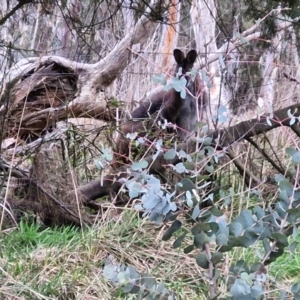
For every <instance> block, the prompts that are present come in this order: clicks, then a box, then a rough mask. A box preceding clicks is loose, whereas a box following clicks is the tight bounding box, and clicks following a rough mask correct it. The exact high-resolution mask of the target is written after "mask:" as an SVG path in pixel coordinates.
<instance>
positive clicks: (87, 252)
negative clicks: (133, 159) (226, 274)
mask: <svg viewBox="0 0 300 300" xmlns="http://www.w3.org/2000/svg"><path fill="white" fill-rule="evenodd" d="M164 230H165V228H159V227H157V226H155V225H154V224H150V223H148V222H147V221H145V220H141V219H140V218H139V217H138V215H137V213H136V212H133V211H130V210H124V211H123V212H122V213H121V214H120V215H119V216H118V218H117V219H116V220H106V221H104V222H103V223H101V224H98V225H97V226H95V227H93V228H91V229H86V230H83V231H79V230H75V229H70V228H69V229H68V228H64V229H53V230H51V229H48V230H46V231H40V230H39V229H36V227H35V226H27V225H24V226H23V228H20V230H19V231H17V230H16V231H10V232H9V233H7V234H5V235H4V234H2V236H1V237H0V239H1V240H0V242H1V256H0V257H1V258H0V266H1V267H0V285H1V287H0V298H1V299H131V298H128V297H129V296H128V295H127V296H126V295H125V294H123V292H122V289H121V288H115V287H113V286H112V285H111V284H110V283H109V282H108V281H107V280H106V279H105V278H104V277H103V275H102V270H103V266H104V262H105V260H106V258H107V257H108V255H113V257H114V259H115V260H116V261H117V262H120V263H124V264H126V265H131V266H133V267H135V268H136V270H137V271H139V272H144V273H149V274H151V275H153V276H154V277H155V278H156V280H157V281H158V282H160V281H161V282H164V283H165V284H166V287H167V288H169V289H170V290H172V291H174V292H175V293H176V294H177V295H178V297H179V298H178V299H207V298H206V297H205V296H203V297H202V296H200V298H199V295H206V294H207V292H206V289H207V284H206V283H205V274H204V272H203V270H201V269H200V268H199V267H198V266H197V264H196V262H195V259H194V258H193V257H191V256H186V255H184V254H183V251H182V249H179V250H178V249H173V248H172V245H171V243H170V242H162V240H161V237H162V233H163V232H164ZM132 299H134V298H132Z"/></svg>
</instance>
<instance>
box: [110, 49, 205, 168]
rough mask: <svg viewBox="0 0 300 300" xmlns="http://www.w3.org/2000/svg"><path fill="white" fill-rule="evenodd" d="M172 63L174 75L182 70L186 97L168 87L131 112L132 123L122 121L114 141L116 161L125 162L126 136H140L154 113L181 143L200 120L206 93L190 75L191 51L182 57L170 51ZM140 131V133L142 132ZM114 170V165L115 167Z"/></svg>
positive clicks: (194, 56) (194, 53) (193, 60)
mask: <svg viewBox="0 0 300 300" xmlns="http://www.w3.org/2000/svg"><path fill="white" fill-rule="evenodd" d="M173 55H174V58H175V61H176V63H177V66H176V70H175V74H174V76H175V75H176V74H177V73H178V70H179V68H181V69H182V75H181V76H185V77H186V80H187V83H186V89H187V94H186V97H185V99H182V98H181V96H180V92H176V90H175V89H173V88H171V89H170V90H168V91H161V92H160V93H159V94H158V95H156V96H155V98H154V99H153V100H152V101H148V102H145V103H142V104H141V105H140V106H139V107H138V108H137V109H135V110H134V111H133V112H132V113H131V116H132V120H129V121H127V122H125V123H124V124H123V125H122V128H121V132H122V135H121V136H120V137H119V138H118V141H117V149H116V152H117V153H119V156H120V157H118V158H117V160H119V161H120V160H122V161H123V162H125V161H126V157H127V156H128V154H129V140H128V139H127V138H126V134H127V133H132V132H138V133H139V136H144V135H145V134H146V133H145V130H143V129H144V124H143V122H142V120H143V119H147V118H149V117H150V116H152V115H153V114H155V113H156V112H158V117H159V119H161V120H163V119H166V120H167V121H168V122H171V123H173V124H176V125H177V132H178V135H179V136H180V138H181V139H182V140H185V139H186V138H187V137H188V136H189V135H190V134H191V133H192V132H193V131H194V130H195V125H196V122H197V119H198V114H199V117H200V119H201V118H202V117H203V111H204V108H205V105H206V104H207V94H206V92H205V89H204V86H203V84H202V82H201V80H200V79H199V77H198V76H197V77H196V78H195V80H192V78H191V76H190V75H186V73H187V72H190V71H191V70H192V68H193V66H194V63H195V61H196V58H197V53H196V51H195V50H191V51H189V52H188V54H187V55H186V57H185V56H184V54H183V52H182V51H181V50H178V49H175V50H174V51H173ZM141 131H144V133H142V132H141ZM115 167H116V165H115Z"/></svg>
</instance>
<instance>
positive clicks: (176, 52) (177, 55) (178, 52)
mask: <svg viewBox="0 0 300 300" xmlns="http://www.w3.org/2000/svg"><path fill="white" fill-rule="evenodd" d="M173 55H174V58H175V60H176V62H177V64H181V63H182V62H183V61H184V59H185V57H184V54H183V52H182V51H181V50H179V49H174V51H173Z"/></svg>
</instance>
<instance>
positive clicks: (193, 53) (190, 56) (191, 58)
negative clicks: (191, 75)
mask: <svg viewBox="0 0 300 300" xmlns="http://www.w3.org/2000/svg"><path fill="white" fill-rule="evenodd" d="M196 58H197V52H196V50H191V51H189V52H188V54H187V55H186V60H187V62H189V63H191V64H193V63H194V62H195V61H196Z"/></svg>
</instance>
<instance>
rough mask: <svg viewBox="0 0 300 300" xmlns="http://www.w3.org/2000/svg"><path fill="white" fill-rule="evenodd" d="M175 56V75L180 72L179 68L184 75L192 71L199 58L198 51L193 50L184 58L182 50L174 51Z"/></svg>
mask: <svg viewBox="0 0 300 300" xmlns="http://www.w3.org/2000/svg"><path fill="white" fill-rule="evenodd" d="M173 55H174V58H175V61H176V63H177V66H176V70H175V74H176V73H177V72H178V70H179V68H182V74H185V73H186V72H189V71H191V70H192V68H193V66H194V63H195V61H196V58H197V52H196V50H191V51H189V52H188V54H187V55H186V56H184V54H183V52H182V51H181V50H179V49H174V51H173Z"/></svg>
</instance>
